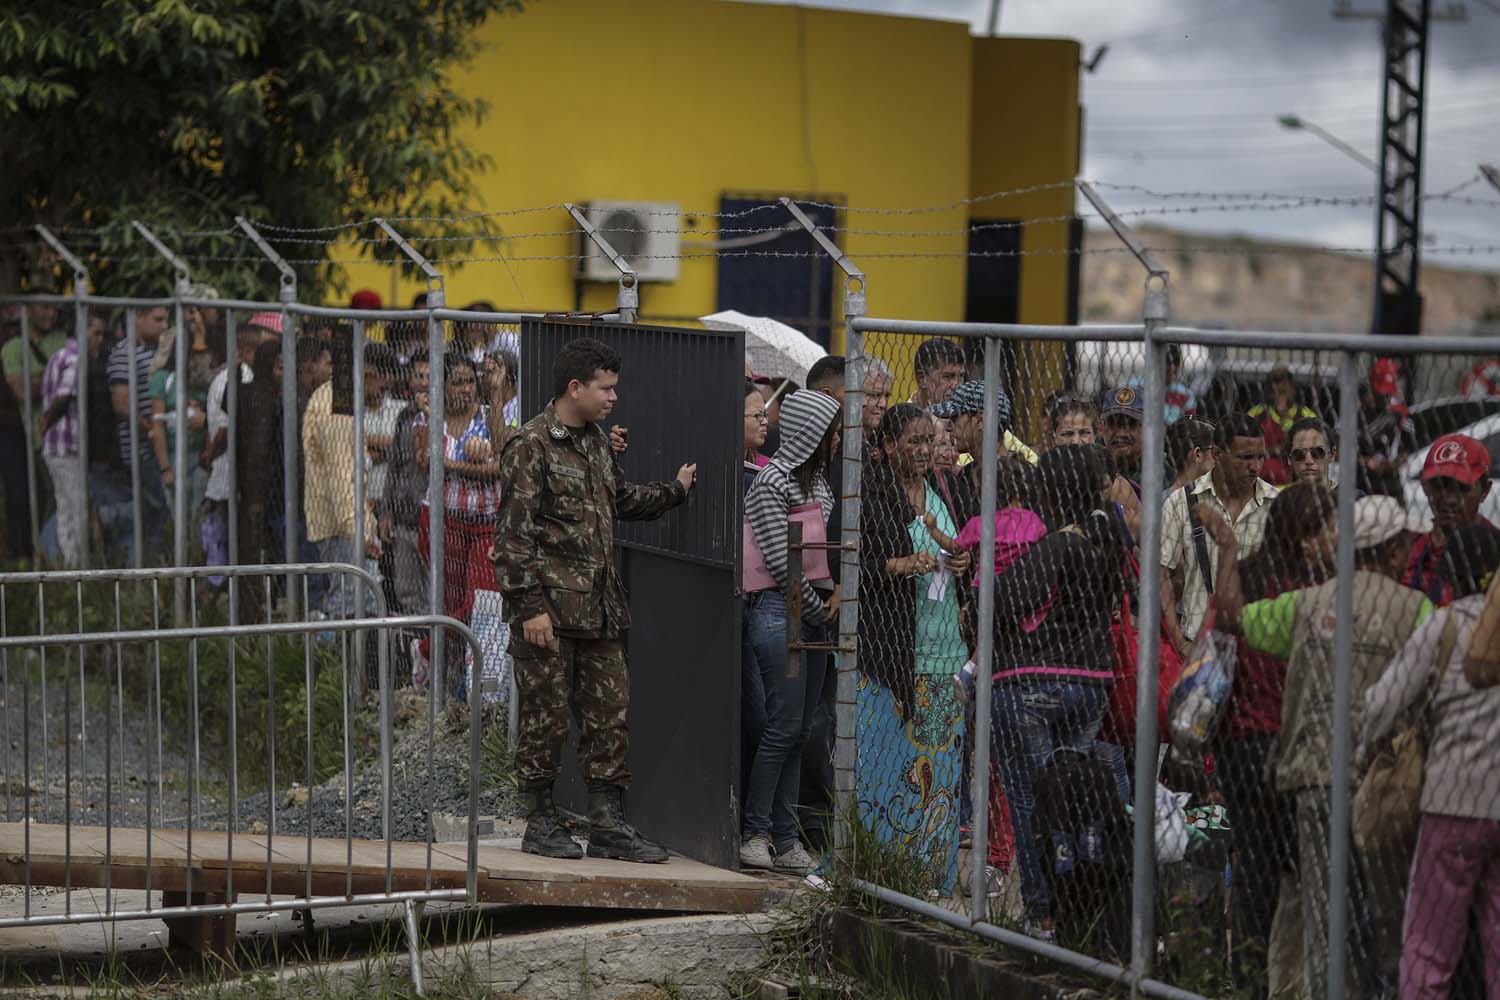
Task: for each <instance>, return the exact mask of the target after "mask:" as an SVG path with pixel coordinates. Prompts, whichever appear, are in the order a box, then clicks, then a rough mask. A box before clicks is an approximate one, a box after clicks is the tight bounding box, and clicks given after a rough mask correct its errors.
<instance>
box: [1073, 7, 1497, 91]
mask: <svg viewBox="0 0 1500 1000" xmlns="http://www.w3.org/2000/svg"><path fill="white" fill-rule="evenodd" d="M1489 2H1494V0H1489ZM1496 9H1497V10H1500V5H1497V7H1496ZM1494 65H1495V62H1494V60H1492V59H1475V60H1472V61H1470V62H1462V63H1447V64H1435V65H1433V66H1431V67H1429V70H1449V71H1452V70H1463V69H1473V68H1475V67H1479V66H1494ZM1379 77H1380V68H1379V67H1378V66H1376V67H1374V68H1372V70H1371V71H1370V72H1368V73H1355V72H1337V73H1293V74H1287V75H1276V76H1259V77H1255V76H1246V77H1212V78H1209V79H1203V80H1180V79H1176V78H1171V79H1167V78H1163V79H1160V80H1148V79H1136V80H1131V79H1124V80H1110V79H1107V78H1105V79H1100V80H1098V81H1096V82H1095V83H1094V84H1092V85H1091V86H1097V87H1099V88H1101V89H1115V88H1118V89H1121V90H1182V89H1183V88H1187V87H1191V88H1192V89H1194V90H1238V89H1252V88H1257V87H1302V86H1306V85H1307V83H1308V81H1312V80H1326V81H1342V80H1347V81H1357V82H1364V83H1375V82H1378V80H1379Z"/></svg>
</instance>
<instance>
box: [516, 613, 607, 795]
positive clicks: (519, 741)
mask: <svg viewBox="0 0 1500 1000" xmlns="http://www.w3.org/2000/svg"><path fill="white" fill-rule="evenodd" d="M520 631H521V630H520V628H519V627H516V628H514V630H513V631H512V633H511V646H510V649H511V655H512V656H513V657H514V658H515V662H516V691H517V693H518V694H519V695H520V702H519V710H520V720H519V725H518V731H517V734H516V753H515V756H516V778H517V780H518V781H519V782H520V784H521V787H523V788H524V787H526V786H527V785H531V784H541V783H546V782H551V781H552V780H553V779H555V778H556V777H557V772H558V771H559V770H560V769H561V767H562V754H563V747H564V746H565V745H566V744H567V742H568V721H569V719H570V718H572V719H574V720H576V721H577V723H578V756H579V760H580V763H581V764H582V765H583V776H584V780H585V781H588V782H589V783H591V784H592V783H595V782H599V783H605V784H612V785H622V786H623V785H628V784H630V765H629V763H628V762H627V760H626V757H627V755H628V754H629V751H630V729H629V725H628V723H627V719H626V716H627V713H628V711H629V709H630V677H629V674H628V673H627V672H626V669H625V646H624V642H623V640H621V639H620V638H618V637H616V638H611V639H572V638H568V637H566V636H558V638H557V648H556V649H555V650H553V649H545V648H543V647H541V646H533V645H531V644H530V643H528V642H526V641H525V640H523V639H522V638H521V637H520Z"/></svg>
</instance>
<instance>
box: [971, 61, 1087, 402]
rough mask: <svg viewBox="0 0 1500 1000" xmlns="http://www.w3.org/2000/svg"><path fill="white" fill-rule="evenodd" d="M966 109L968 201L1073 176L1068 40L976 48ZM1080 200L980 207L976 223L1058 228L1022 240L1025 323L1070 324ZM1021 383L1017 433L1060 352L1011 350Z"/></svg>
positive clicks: (1075, 119)
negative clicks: (1071, 234)
mask: <svg viewBox="0 0 1500 1000" xmlns="http://www.w3.org/2000/svg"><path fill="white" fill-rule="evenodd" d="M973 44H974V90H973V102H972V107H971V114H972V125H971V135H972V139H971V141H970V148H971V150H972V158H971V161H970V163H971V167H970V170H971V176H970V190H971V194H972V195H973V196H974V197H982V196H984V195H986V194H991V193H993V192H997V191H1010V190H1015V189H1017V188H1026V187H1032V186H1039V185H1047V184H1053V183H1055V182H1057V181H1060V180H1066V179H1071V178H1073V177H1075V176H1077V172H1078V165H1079V141H1080V139H1079V134H1080V126H1081V111H1080V107H1079V80H1078V72H1079V66H1078V64H1079V54H1080V53H1079V45H1078V43H1077V42H1076V41H1073V40H1071V39H1061V38H1059V39H1051V38H976V39H974V40H973ZM1076 199H1077V195H1076V193H1075V191H1074V189H1073V188H1072V187H1071V186H1066V187H1054V188H1049V189H1047V190H1042V191H1034V192H1031V193H1028V194H1019V195H1012V196H1009V197H1005V198H998V199H994V200H987V201H983V202H980V203H977V204H975V205H974V206H973V209H972V214H973V218H975V219H992V220H999V219H1011V220H1015V219H1059V221H1055V222H1033V223H1028V224H1027V225H1026V226H1025V227H1024V228H1023V229H1022V231H1021V249H1022V251H1024V252H1026V253H1027V254H1028V256H1025V257H1022V258H1021V290H1020V310H1019V320H1020V322H1022V323H1044V324H1061V323H1066V322H1067V321H1068V297H1069V296H1068V292H1069V289H1068V282H1069V277H1068V276H1069V271H1070V268H1071V267H1072V266H1073V260H1072V258H1071V257H1070V256H1069V255H1068V254H1067V252H1066V251H1067V250H1068V229H1069V226H1068V223H1067V222H1066V221H1062V219H1063V218H1065V217H1067V216H1070V215H1072V213H1073V212H1074V210H1075V202H1076ZM1016 348H1017V352H1018V354H1019V364H1020V367H1021V376H1022V377H1021V378H1020V379H1019V380H1018V385H1017V390H1018V395H1019V396H1020V398H1019V399H1018V400H1017V401H1016V402H1017V404H1018V408H1019V411H1020V412H1019V413H1018V424H1020V425H1021V428H1022V430H1023V431H1030V430H1031V429H1032V428H1034V427H1035V426H1036V420H1037V419H1038V418H1039V416H1040V409H1041V405H1042V402H1043V401H1044V400H1045V398H1046V396H1047V394H1048V393H1050V392H1051V391H1052V390H1054V389H1056V388H1058V387H1059V386H1061V385H1062V379H1063V358H1064V349H1063V346H1062V345H1061V344H1060V343H1056V342H1053V343H1031V344H1024V345H1023V344H1017V345H1016Z"/></svg>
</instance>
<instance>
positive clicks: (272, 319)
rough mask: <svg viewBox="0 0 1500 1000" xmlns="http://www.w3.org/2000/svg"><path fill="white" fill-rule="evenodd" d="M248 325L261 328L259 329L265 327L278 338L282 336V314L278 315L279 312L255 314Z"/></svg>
mask: <svg viewBox="0 0 1500 1000" xmlns="http://www.w3.org/2000/svg"><path fill="white" fill-rule="evenodd" d="M246 325H247V326H259V327H263V328H265V329H267V330H270V331H271V332H272V333H274V334H276V335H277V336H280V335H281V313H277V312H258V313H255V314H254V315H252V316H251V317H250V321H249V322H248V323H247V324H246Z"/></svg>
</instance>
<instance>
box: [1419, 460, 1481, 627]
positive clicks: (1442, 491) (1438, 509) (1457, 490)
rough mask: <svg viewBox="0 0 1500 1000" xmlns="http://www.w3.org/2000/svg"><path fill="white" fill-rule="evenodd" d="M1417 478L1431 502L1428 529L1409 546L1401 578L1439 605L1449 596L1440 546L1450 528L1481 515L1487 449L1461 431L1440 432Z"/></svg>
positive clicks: (1442, 545)
mask: <svg viewBox="0 0 1500 1000" xmlns="http://www.w3.org/2000/svg"><path fill="white" fill-rule="evenodd" d="M1421 479H1422V491H1423V492H1424V493H1426V494H1427V502H1428V503H1430V504H1431V505H1432V530H1431V531H1429V532H1428V533H1427V534H1425V535H1422V536H1420V537H1419V538H1418V539H1417V542H1416V544H1415V545H1413V546H1412V550H1411V559H1410V561H1409V562H1408V564H1407V568H1406V575H1405V576H1404V577H1403V578H1402V580H1401V582H1402V583H1404V584H1405V585H1406V586H1408V587H1411V588H1413V589H1415V590H1420V591H1421V592H1422V593H1424V594H1426V595H1427V597H1428V599H1429V600H1430V601H1432V603H1433V604H1435V605H1437V606H1438V607H1443V606H1444V605H1446V604H1448V603H1450V602H1451V601H1452V600H1453V585H1452V584H1451V583H1450V582H1449V580H1448V578H1447V575H1446V574H1445V573H1444V572H1443V550H1444V548H1445V547H1446V546H1447V544H1448V536H1449V535H1450V534H1452V533H1453V532H1454V531H1456V530H1458V529H1459V528H1462V527H1465V526H1467V525H1471V524H1479V523H1480V522H1482V521H1484V520H1485V518H1483V517H1481V516H1480V514H1479V507H1480V505H1481V504H1482V503H1484V498H1485V497H1486V496H1488V495H1489V492H1490V453H1489V452H1488V451H1486V450H1485V447H1484V445H1483V444H1482V443H1480V442H1479V441H1476V440H1474V439H1473V438H1471V437H1469V436H1468V435H1467V434H1444V435H1443V436H1442V437H1440V438H1438V439H1437V440H1436V441H1434V442H1432V447H1431V448H1430V449H1429V450H1428V452H1427V461H1425V462H1424V463H1423V464H1422V476H1421Z"/></svg>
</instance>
